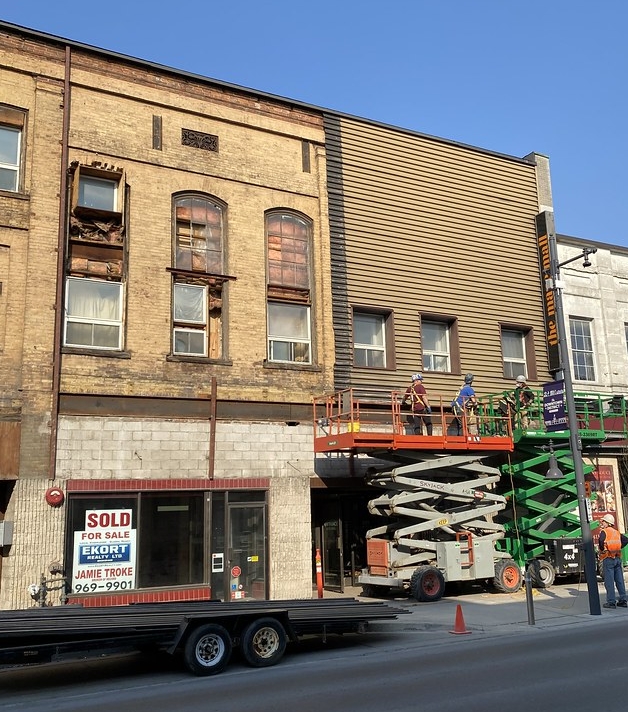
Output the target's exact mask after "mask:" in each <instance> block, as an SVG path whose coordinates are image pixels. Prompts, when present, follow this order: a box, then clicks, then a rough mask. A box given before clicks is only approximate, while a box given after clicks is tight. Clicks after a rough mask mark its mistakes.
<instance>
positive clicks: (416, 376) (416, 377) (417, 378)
mask: <svg viewBox="0 0 628 712" xmlns="http://www.w3.org/2000/svg"><path fill="white" fill-rule="evenodd" d="M412 380H413V381H422V380H423V376H422V374H420V373H413V374H412Z"/></svg>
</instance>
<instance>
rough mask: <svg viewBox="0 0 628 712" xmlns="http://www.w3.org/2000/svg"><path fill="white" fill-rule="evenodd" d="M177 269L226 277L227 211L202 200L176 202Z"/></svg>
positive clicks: (215, 204)
mask: <svg viewBox="0 0 628 712" xmlns="http://www.w3.org/2000/svg"><path fill="white" fill-rule="evenodd" d="M175 223H176V228H175V229H176V245H175V264H174V266H175V267H176V268H177V269H184V270H192V271H195V272H210V273H212V274H222V271H223V264H222V250H223V233H224V209H223V207H222V206H221V205H219V204H217V203H215V202H213V201H211V200H208V199H207V198H202V197H197V196H194V197H190V196H187V197H183V198H177V200H176V202H175Z"/></svg>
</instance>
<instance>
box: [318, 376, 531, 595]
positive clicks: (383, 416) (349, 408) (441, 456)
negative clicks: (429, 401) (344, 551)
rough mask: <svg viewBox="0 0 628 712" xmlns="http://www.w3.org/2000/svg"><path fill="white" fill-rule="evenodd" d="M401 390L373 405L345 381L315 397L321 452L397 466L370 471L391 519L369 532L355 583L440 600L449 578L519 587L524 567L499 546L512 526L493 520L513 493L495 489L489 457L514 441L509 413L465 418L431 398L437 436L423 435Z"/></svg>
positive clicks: (381, 511)
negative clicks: (331, 391)
mask: <svg viewBox="0 0 628 712" xmlns="http://www.w3.org/2000/svg"><path fill="white" fill-rule="evenodd" d="M402 397H403V393H401V392H393V393H392V394H391V400H390V403H386V404H383V403H381V402H378V403H373V402H368V401H366V400H364V399H359V398H356V397H355V394H354V390H353V389H347V390H344V391H340V392H338V393H335V394H333V395H329V396H323V397H320V398H315V399H314V450H315V452H316V453H317V454H326V455H327V456H331V455H332V454H333V453H336V454H344V455H350V456H352V458H353V457H357V458H360V457H365V456H370V457H372V458H377V459H378V460H379V461H381V462H382V464H383V463H384V462H385V461H388V462H390V461H392V462H393V463H394V464H398V465H399V466H397V467H394V468H392V469H390V468H389V467H388V468H386V467H384V468H383V469H381V470H378V469H377V468H372V467H369V469H368V470H367V474H366V479H367V481H368V483H369V484H370V485H372V486H374V487H378V488H380V489H381V490H382V494H380V496H378V497H376V498H375V499H373V500H371V501H370V502H369V511H370V512H371V513H372V514H376V515H381V516H383V517H386V519H387V521H386V523H385V524H383V525H382V526H380V527H376V528H374V529H370V530H369V531H368V532H367V534H366V539H367V567H366V568H365V569H364V570H363V571H362V574H361V575H360V576H359V578H358V582H359V583H361V584H362V586H363V587H364V589H365V592H367V593H371V594H377V593H378V592H383V591H384V590H390V589H401V590H404V591H409V592H410V593H411V594H412V595H413V596H414V597H415V598H416V599H417V600H419V601H436V600H438V599H439V598H441V597H442V595H443V593H444V591H445V583H446V582H447V581H473V580H479V579H490V580H492V582H493V583H494V585H495V587H496V588H497V589H498V590H501V591H505V592H511V591H517V590H518V589H519V588H520V587H521V583H522V575H521V568H520V566H519V565H517V563H516V562H515V561H514V560H513V559H512V558H511V556H510V554H509V553H507V552H504V551H499V550H498V549H497V548H496V546H495V543H496V542H497V541H498V540H500V539H502V538H503V537H504V531H505V530H504V526H503V525H501V524H498V523H496V522H495V521H494V520H493V518H494V515H495V514H497V513H498V512H500V511H501V510H503V509H505V507H506V498H505V497H503V496H501V495H499V494H497V493H496V492H495V485H496V483H497V482H498V481H499V478H500V474H501V473H500V470H499V469H498V468H497V467H493V466H491V465H490V464H489V461H490V459H491V458H494V456H495V455H498V454H500V453H504V452H512V450H513V449H514V443H513V437H512V430H511V422H510V418H507V417H504V416H503V415H501V414H497V415H494V414H491V415H484V414H481V413H480V414H475V415H471V414H469V415H466V414H465V415H463V416H462V417H460V418H458V417H456V416H455V415H454V414H453V413H452V412H451V409H450V407H449V403H447V404H445V403H443V402H442V401H441V402H440V403H439V404H438V405H437V406H434V405H433V406H432V423H433V434H432V435H429V436H428V435H417V434H414V432H413V427H412V424H409V423H408V422H407V413H406V412H405V411H404V412H402V409H401V399H402ZM368 462H369V463H370V462H372V460H370V459H369V460H368Z"/></svg>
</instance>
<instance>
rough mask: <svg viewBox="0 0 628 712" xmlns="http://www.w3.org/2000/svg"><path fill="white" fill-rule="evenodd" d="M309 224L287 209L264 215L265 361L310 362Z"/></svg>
mask: <svg viewBox="0 0 628 712" xmlns="http://www.w3.org/2000/svg"><path fill="white" fill-rule="evenodd" d="M311 240H312V223H311V221H310V220H309V219H307V218H305V217H302V216H300V215H297V214H295V213H292V212H290V211H283V210H277V211H272V212H270V213H268V214H267V215H266V244H267V250H268V253H267V274H268V287H267V300H268V304H267V306H268V360H269V362H275V363H295V364H296V363H298V364H311V363H312V336H311V323H310V322H311V308H310V306H311V296H310V245H311Z"/></svg>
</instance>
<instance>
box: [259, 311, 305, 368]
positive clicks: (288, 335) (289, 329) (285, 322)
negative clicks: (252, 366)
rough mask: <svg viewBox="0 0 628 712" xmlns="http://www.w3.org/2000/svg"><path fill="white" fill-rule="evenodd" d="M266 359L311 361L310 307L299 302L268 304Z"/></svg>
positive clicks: (288, 361)
mask: <svg viewBox="0 0 628 712" xmlns="http://www.w3.org/2000/svg"><path fill="white" fill-rule="evenodd" d="M268 359H269V361H279V362H284V363H311V362H312V357H311V337H310V308H309V306H305V305H301V304H282V303H279V302H269V304H268Z"/></svg>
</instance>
